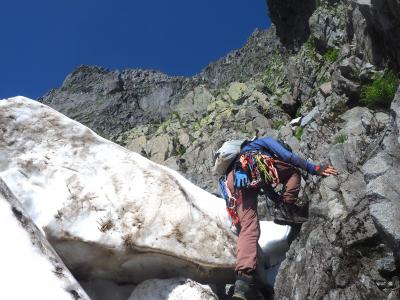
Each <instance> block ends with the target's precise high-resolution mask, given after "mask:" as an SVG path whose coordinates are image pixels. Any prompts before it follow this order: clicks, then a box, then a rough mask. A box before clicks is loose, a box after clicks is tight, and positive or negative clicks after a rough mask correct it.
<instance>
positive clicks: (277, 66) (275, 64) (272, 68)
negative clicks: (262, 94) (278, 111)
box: [262, 52, 289, 97]
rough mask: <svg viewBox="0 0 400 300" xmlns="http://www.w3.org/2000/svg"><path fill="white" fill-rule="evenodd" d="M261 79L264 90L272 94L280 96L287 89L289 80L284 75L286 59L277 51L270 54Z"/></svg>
mask: <svg viewBox="0 0 400 300" xmlns="http://www.w3.org/2000/svg"><path fill="white" fill-rule="evenodd" d="M262 81H263V84H264V86H265V88H266V90H267V91H268V92H269V93H271V94H272V95H277V97H281V96H282V95H284V94H285V93H287V92H288V91H289V82H288V79H287V77H286V61H285V58H284V57H283V56H282V55H281V54H280V53H279V52H275V53H274V54H273V55H272V56H271V58H270V61H269V64H268V67H267V68H266V69H265V71H264V74H263V77H262Z"/></svg>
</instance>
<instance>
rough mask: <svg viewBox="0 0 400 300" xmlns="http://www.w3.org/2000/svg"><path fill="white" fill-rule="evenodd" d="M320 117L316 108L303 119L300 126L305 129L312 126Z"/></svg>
mask: <svg viewBox="0 0 400 300" xmlns="http://www.w3.org/2000/svg"><path fill="white" fill-rule="evenodd" d="M319 116H320V112H319V108H318V107H314V108H313V110H312V111H310V112H309V113H308V114H307V115H306V116H304V117H303V118H302V119H301V123H300V126H301V127H304V126H307V125H308V124H310V123H311V122H312V121H314V120H315V119H317V118H318V117H319Z"/></svg>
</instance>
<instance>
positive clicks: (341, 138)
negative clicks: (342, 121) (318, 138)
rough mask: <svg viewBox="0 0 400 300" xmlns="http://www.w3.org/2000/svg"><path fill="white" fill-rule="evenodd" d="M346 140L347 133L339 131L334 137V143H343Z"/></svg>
mask: <svg viewBox="0 0 400 300" xmlns="http://www.w3.org/2000/svg"><path fill="white" fill-rule="evenodd" d="M345 141H347V135H346V134H345V133H341V134H339V135H337V136H336V137H335V144H343V143H344V142H345Z"/></svg>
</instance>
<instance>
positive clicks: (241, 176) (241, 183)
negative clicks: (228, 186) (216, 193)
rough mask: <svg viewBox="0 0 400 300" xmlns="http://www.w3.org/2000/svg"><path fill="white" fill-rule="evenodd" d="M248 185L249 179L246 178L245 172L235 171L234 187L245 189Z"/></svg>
mask: <svg viewBox="0 0 400 300" xmlns="http://www.w3.org/2000/svg"><path fill="white" fill-rule="evenodd" d="M248 183H249V177H248V176H247V174H246V172H244V171H241V170H238V171H235V187H237V188H240V187H246V186H247V184H248Z"/></svg>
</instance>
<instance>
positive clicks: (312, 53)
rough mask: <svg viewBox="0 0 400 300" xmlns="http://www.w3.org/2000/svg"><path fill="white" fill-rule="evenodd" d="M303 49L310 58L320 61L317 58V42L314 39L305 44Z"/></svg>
mask: <svg viewBox="0 0 400 300" xmlns="http://www.w3.org/2000/svg"><path fill="white" fill-rule="evenodd" d="M303 49H304V51H305V54H306V56H307V57H308V58H310V59H312V60H318V56H317V49H316V47H315V42H314V40H313V39H312V38H309V39H308V40H307V41H306V42H305V43H304V44H303Z"/></svg>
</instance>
